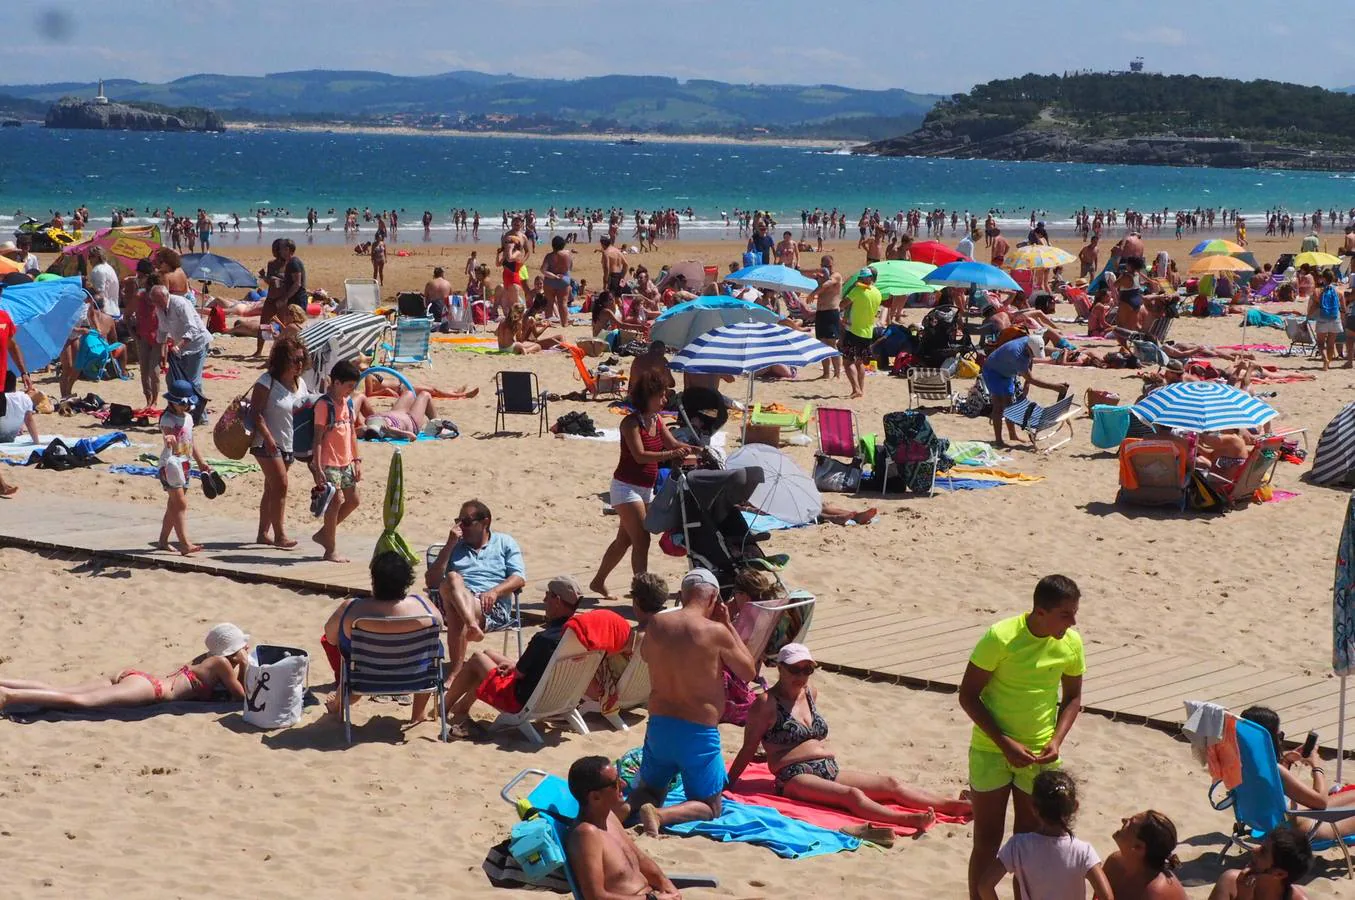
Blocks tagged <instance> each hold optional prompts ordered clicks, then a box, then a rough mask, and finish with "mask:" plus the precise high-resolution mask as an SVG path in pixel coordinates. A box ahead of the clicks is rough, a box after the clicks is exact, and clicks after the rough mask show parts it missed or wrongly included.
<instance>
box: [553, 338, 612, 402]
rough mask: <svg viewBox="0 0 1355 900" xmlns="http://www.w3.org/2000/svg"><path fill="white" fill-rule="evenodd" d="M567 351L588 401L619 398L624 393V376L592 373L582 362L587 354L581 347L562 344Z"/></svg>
mask: <svg viewBox="0 0 1355 900" xmlns="http://www.w3.org/2000/svg"><path fill="white" fill-rule="evenodd" d="M561 346H563V347H564V348H565V349H566V350H568V351H569V355H570V357H572V358H573V360H574V370H575V372H576V374H577V375H578V378H579V380H580V381H582V382H583V390H584V394H585V396H587V397H588V399H589V400H599V399H601V398H603V397H615V398H618V399H619V398H621V397H623V396H624V395H625V393H626V376H625V375H621V374H618V373H616V372H596V373H595V372H593V371H592V370H591V369H589V368H588V364H587V363H586V362H584V361H583V358H584V356H586V355H587V354H586V353H585V352H584V350H583V349H582V348H581V347H576V346H574V345H573V344H562V345H561Z"/></svg>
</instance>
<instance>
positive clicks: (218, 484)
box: [207, 470, 226, 497]
mask: <svg viewBox="0 0 1355 900" xmlns="http://www.w3.org/2000/svg"><path fill="white" fill-rule="evenodd" d="M207 477H208V478H210V479H211V480H212V487H214V488H216V495H217V496H218V497H220V496H221V495H222V494H224V493H226V479H224V478H222V477H221V473H220V472H217V471H215V470H213V471H211V472H208V473H207Z"/></svg>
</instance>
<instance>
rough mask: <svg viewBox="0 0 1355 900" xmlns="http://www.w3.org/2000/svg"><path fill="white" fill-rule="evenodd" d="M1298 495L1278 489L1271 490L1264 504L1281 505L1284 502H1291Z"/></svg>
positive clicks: (1297, 493)
mask: <svg viewBox="0 0 1355 900" xmlns="http://www.w3.org/2000/svg"><path fill="white" fill-rule="evenodd" d="M1298 495H1299V492H1298V491H1282V490H1279V489H1278V488H1272V489H1271V491H1270V496H1269V497H1267V498H1266V499H1265V502H1266V503H1283V502H1284V501H1286V500H1293V499H1294V498H1295V497H1297V496H1298Z"/></svg>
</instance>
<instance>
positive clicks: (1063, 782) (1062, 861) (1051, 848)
mask: <svg viewBox="0 0 1355 900" xmlns="http://www.w3.org/2000/svg"><path fill="white" fill-rule="evenodd" d="M1030 798H1031V801H1032V803H1033V804H1034V806H1035V815H1036V818H1037V819H1038V822H1039V824H1038V825H1037V827H1036V830H1035V831H1032V832H1025V833H1021V834H1013V835H1012V836H1011V838H1009V839H1008V841H1007V843H1005V844H1003V845H1002V849H1001V850H999V851H998V854H997V859H996V860H995V861H994V862H993V863H992V864H991V865H990V866H989V867H988V869H987V870H986V871H985V872H984V873H983V875H982V877H980V879H979V883H978V885H977V887H978V895H979V897H981V898H983V900H998V895H997V886H998V884H1000V883H1001V881H1002V879H1003V878H1004V877H1006V875H1007V874H1008V873H1011V875H1012V877H1013V878H1015V879H1016V883H1017V884H1018V885H1020V887H1021V890H1020V895H1021V896H1022V897H1031V898H1034V897H1041V898H1044V897H1048V898H1051V900H1073V898H1085V897H1086V896H1087V894H1086V887H1085V885H1084V882H1086V883H1090V884H1091V886H1092V890H1093V891H1095V895H1096V896H1097V897H1111V896H1114V894H1113V893H1112V892H1111V888H1110V882H1109V881H1107V880H1106V874H1105V872H1103V871H1102V870H1101V859H1100V857H1098V856H1097V855H1096V850H1094V849H1093V848H1092V845H1091V844H1089V843H1087V842H1086V841H1083V840H1079V839H1077V838H1075V837H1073V829H1072V822H1073V816H1075V815H1077V784H1076V782H1074V781H1073V777H1072V776H1071V775H1069V774H1068V773H1067V772H1064V771H1062V770H1061V769H1052V770H1048V771H1044V772H1041V773H1040V774H1039V775H1036V776H1035V787H1034V790H1033V791H1032V792H1031V797H1030Z"/></svg>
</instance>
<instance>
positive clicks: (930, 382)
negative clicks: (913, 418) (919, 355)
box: [908, 368, 955, 411]
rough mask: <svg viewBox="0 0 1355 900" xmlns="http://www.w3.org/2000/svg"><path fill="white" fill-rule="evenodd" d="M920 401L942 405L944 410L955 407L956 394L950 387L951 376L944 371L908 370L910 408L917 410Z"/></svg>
mask: <svg viewBox="0 0 1355 900" xmlns="http://www.w3.org/2000/svg"><path fill="white" fill-rule="evenodd" d="M918 400H926V401H928V402H931V403H933V404H936V403H939V404H941V408H942V409H943V410H946V411H949V410H951V409H953V408H954V407H955V394H954V391H952V389H951V386H950V375H949V374H947V373H946V371H945V370H944V369H920V368H913V369H909V370H908V408H909V409H917V407H918V403H917V401H918Z"/></svg>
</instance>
